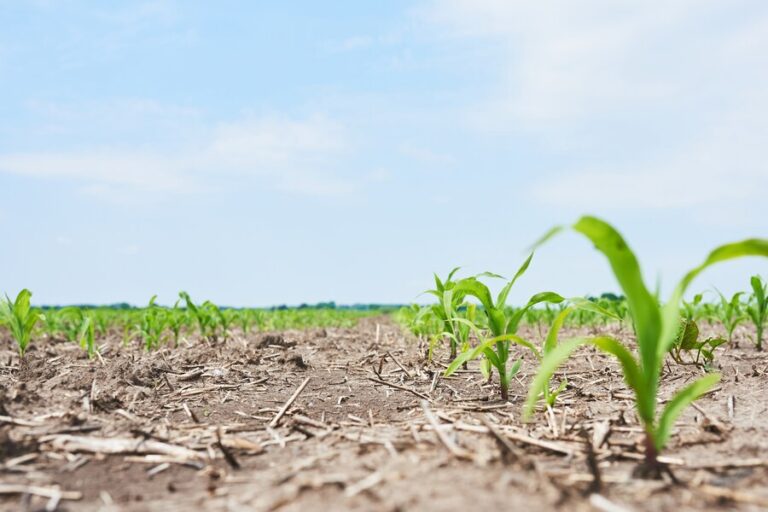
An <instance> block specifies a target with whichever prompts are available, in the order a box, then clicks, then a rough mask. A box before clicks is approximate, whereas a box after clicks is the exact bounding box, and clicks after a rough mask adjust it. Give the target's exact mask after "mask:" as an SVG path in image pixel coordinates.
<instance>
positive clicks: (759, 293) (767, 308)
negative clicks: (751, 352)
mask: <svg viewBox="0 0 768 512" xmlns="http://www.w3.org/2000/svg"><path fill="white" fill-rule="evenodd" d="M750 284H751V285H752V298H751V299H750V301H749V302H750V304H749V306H748V307H747V314H748V315H749V318H750V319H751V320H752V323H753V324H755V330H756V334H755V346H756V347H757V350H763V329H765V320H766V317H768V285H767V284H766V283H764V282H763V280H762V278H761V277H760V276H752V279H751V280H750Z"/></svg>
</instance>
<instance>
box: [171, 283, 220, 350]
mask: <svg viewBox="0 0 768 512" xmlns="http://www.w3.org/2000/svg"><path fill="white" fill-rule="evenodd" d="M179 297H181V298H182V299H183V300H184V302H185V303H186V306H187V309H188V310H189V311H191V312H192V316H193V317H194V318H195V320H196V321H197V327H198V329H199V330H200V336H202V337H203V338H205V339H207V340H211V341H215V340H216V322H217V317H218V315H217V313H216V312H215V311H213V308H216V306H215V305H214V304H213V303H212V302H210V301H205V302H203V303H202V304H200V305H199V306H197V305H195V303H194V302H192V298H191V297H190V296H189V294H188V293H187V292H180V293H179ZM216 311H218V308H216Z"/></svg>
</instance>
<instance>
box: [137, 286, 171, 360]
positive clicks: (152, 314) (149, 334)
mask: <svg viewBox="0 0 768 512" xmlns="http://www.w3.org/2000/svg"><path fill="white" fill-rule="evenodd" d="M155 300H157V295H153V296H152V298H151V299H149V305H148V306H147V308H146V309H145V310H144V314H143V315H142V317H141V324H140V326H139V331H140V333H141V337H142V338H143V339H144V348H146V349H147V351H150V350H154V349H156V348H158V347H159V346H160V342H161V341H162V337H163V331H164V330H165V326H166V324H167V322H168V315H167V313H166V311H165V310H163V309H161V308H160V307H158V306H157V305H156V304H155Z"/></svg>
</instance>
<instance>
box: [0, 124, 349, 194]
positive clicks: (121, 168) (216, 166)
mask: <svg viewBox="0 0 768 512" xmlns="http://www.w3.org/2000/svg"><path fill="white" fill-rule="evenodd" d="M349 150H350V144H349V138H348V136H347V134H346V132H345V129H344V127H343V126H342V125H341V124H340V123H337V122H335V121H332V120H329V119H327V118H325V117H322V116H314V117H308V118H304V119H289V118H286V117H279V116H273V117H260V118H246V119H243V120H238V121H233V122H228V123H221V124H218V125H216V126H213V127H211V128H210V129H209V130H207V132H206V133H205V135H204V136H202V137H201V138H200V140H198V141H197V142H196V143H195V144H194V145H185V146H182V147H179V148H174V149H146V148H143V147H138V148H128V149H126V148H124V147H120V148H111V147H101V148H97V149H81V150H69V151H59V152H25V153H6V154H0V172H5V173H12V174H18V175H25V176H32V177H37V178H48V179H51V178H53V179H61V180H73V181H76V182H78V183H79V184H80V185H81V187H82V190H83V191H84V192H86V193H88V194H90V195H93V196H97V197H115V196H116V195H120V194H121V193H125V192H128V193H130V192H133V191H139V192H149V193H191V192H199V191H201V190H203V189H204V184H205V183H206V182H207V181H209V180H214V179H216V178H221V177H223V176H228V177H230V178H232V179H235V180H237V179H240V180H243V179H245V180H248V179H260V180H264V181H265V182H266V183H267V184H269V185H270V186H271V187H273V188H274V189H276V190H281V191H285V192H291V193H297V194H305V195H307V194H308V195H317V196H325V195H343V194H347V193H350V192H352V191H353V190H354V189H355V183H354V182H351V181H349V180H345V179H343V178H342V177H339V176H336V175H335V174H334V172H333V167H334V163H336V162H337V161H338V159H339V158H343V156H344V154H345V153H346V152H348V151H349Z"/></svg>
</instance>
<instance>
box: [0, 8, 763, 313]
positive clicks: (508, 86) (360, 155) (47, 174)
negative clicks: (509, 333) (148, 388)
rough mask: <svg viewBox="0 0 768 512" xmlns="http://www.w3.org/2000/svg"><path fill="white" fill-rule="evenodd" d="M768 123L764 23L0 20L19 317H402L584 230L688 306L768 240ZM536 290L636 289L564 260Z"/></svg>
mask: <svg viewBox="0 0 768 512" xmlns="http://www.w3.org/2000/svg"><path fill="white" fill-rule="evenodd" d="M766 114H768V4H766V3H765V2H763V1H759V0H757V1H733V2H722V1H707V0H676V1H671V2H635V3H624V2H614V1H607V0H605V1H596V0H585V1H583V2H565V1H564V2H552V3H543V2H527V1H512V0H509V1H507V0H445V1H430V0H417V1H413V2H406V1H387V2H353V1H340V2H332V3H331V2H308V1H294V2H262V1H257V2H245V1H222V2H217V3H216V5H215V7H214V6H213V4H211V3H210V2H202V1H181V0H178V1H171V0H168V1H164V0H157V1H147V2H140V1H136V2H84V1H74V0H72V1H69V0H61V1H53V0H50V1H46V0H37V1H31V0H30V1H21V0H14V1H11V0H0V239H1V240H2V242H3V245H2V250H1V251H0V290H5V291H8V292H9V293H15V292H16V291H18V290H19V289H20V288H22V287H28V288H30V289H32V290H33V292H34V299H35V302H37V303H48V304H50V303H73V302H75V303H77V302H91V303H93V302H95V303H107V302H116V301H129V302H132V303H136V304H140V303H144V302H146V301H147V300H148V299H149V297H150V296H151V295H153V294H159V298H160V301H161V302H164V303H169V302H172V301H173V300H174V298H175V295H176V293H177V291H178V290H181V289H185V290H188V291H189V292H190V293H191V294H192V295H193V297H196V298H200V299H202V298H209V299H211V300H214V301H215V302H217V303H221V304H230V305H254V306H258V305H271V304H279V303H300V302H316V301H322V300H335V301H337V302H340V303H351V302H368V301H379V302H408V301H411V300H414V299H415V298H416V296H417V295H418V294H419V292H421V291H422V290H424V289H425V288H426V287H428V286H429V285H430V284H431V273H432V272H433V271H437V272H439V273H441V274H442V273H445V272H447V271H448V270H449V269H450V268H451V267H453V266H456V265H462V266H463V267H464V268H465V269H466V272H467V273H474V272H480V271H484V270H492V271H494V272H498V273H501V274H507V275H511V274H512V273H514V270H515V269H516V267H517V266H518V265H519V263H520V262H521V261H522V259H523V258H524V250H525V248H526V247H527V246H529V245H530V244H531V243H532V242H533V241H534V240H535V239H536V238H538V236H539V235H540V234H542V233H543V232H544V231H546V230H547V229H548V228H549V227H550V226H552V225H553V224H559V223H567V222H572V221H574V220H575V219H576V218H577V217H578V216H579V215H580V214H582V213H593V214H597V215H600V216H603V217H605V218H607V219H609V220H610V221H611V222H613V223H614V224H616V225H617V226H618V227H619V229H620V230H621V231H622V232H623V233H624V234H625V236H626V238H627V239H628V241H629V242H630V244H631V245H632V246H633V247H634V248H635V249H636V250H637V252H638V253H639V255H640V258H641V262H642V265H643V269H644V271H645V274H646V277H647V279H648V281H649V282H655V281H656V279H657V278H659V277H660V278H661V280H662V283H664V284H667V283H671V282H672V281H674V280H676V279H677V278H678V277H679V276H680V275H681V273H682V272H683V271H685V270H686V269H687V268H688V267H691V266H693V265H694V264H696V263H698V262H699V260H701V259H702V258H703V257H704V255H705V254H706V252H707V251H708V250H709V249H711V248H712V247H714V246H715V245H717V244H720V243H723V242H726V241H732V240H736V239H740V238H745V237H748V236H768V218H767V217H768V206H767V203H766V190H768V168H767V167H766V166H767V165H768V164H766V162H768V145H767V144H765V139H766V134H767V133H768V117H767V116H766ZM756 272H760V273H763V274H768V263H766V262H765V261H762V260H756V259H751V260H745V261H742V262H737V263H730V264H725V265H723V266H722V267H720V268H717V269H713V270H712V271H709V272H708V273H706V274H704V275H703V277H702V278H700V280H699V281H698V282H697V284H696V285H695V286H694V287H695V288H698V289H704V288H710V287H712V286H717V287H719V288H721V289H723V290H726V291H731V290H736V289H741V288H745V287H747V285H748V276H749V275H750V274H752V273H756ZM668 287H669V286H668V285H667V288H668ZM543 289H553V290H556V291H560V292H562V293H564V294H568V295H581V294H585V293H600V292H602V291H605V290H615V285H614V282H613V280H612V278H611V276H610V274H609V272H608V269H607V266H606V265H605V263H604V261H603V260H602V259H601V258H600V257H599V256H598V255H597V254H596V253H595V252H594V250H593V249H592V248H591V247H590V246H589V244H588V243H587V242H586V241H584V240H582V239H579V238H578V237H576V236H575V235H566V236H563V237H561V238H559V239H556V240H555V241H553V242H552V243H550V244H549V245H547V246H545V247H544V248H542V249H541V250H540V251H539V253H538V254H537V256H536V258H535V260H534V264H533V266H532V267H531V270H530V271H529V274H528V275H526V276H525V278H524V279H523V280H521V281H520V282H519V286H518V287H517V290H516V291H515V292H514V293H513V295H512V298H513V299H515V300H524V298H525V297H526V296H527V295H529V294H531V293H533V292H536V291H540V290H543Z"/></svg>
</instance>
